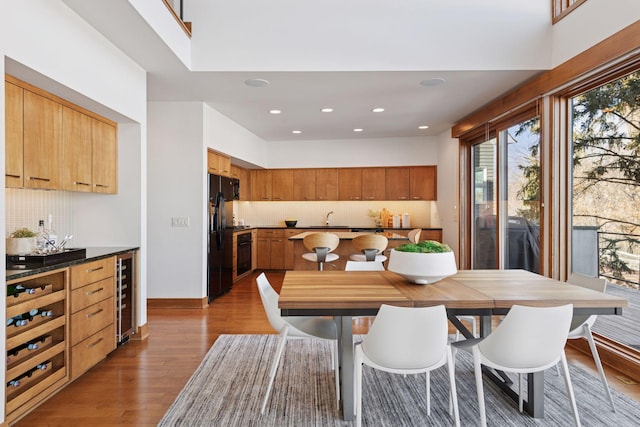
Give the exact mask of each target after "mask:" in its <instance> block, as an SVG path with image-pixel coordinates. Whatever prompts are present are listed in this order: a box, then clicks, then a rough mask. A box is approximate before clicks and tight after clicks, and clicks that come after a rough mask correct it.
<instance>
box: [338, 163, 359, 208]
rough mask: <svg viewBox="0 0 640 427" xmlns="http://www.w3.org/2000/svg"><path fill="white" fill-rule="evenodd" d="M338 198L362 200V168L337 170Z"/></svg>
mask: <svg viewBox="0 0 640 427" xmlns="http://www.w3.org/2000/svg"><path fill="white" fill-rule="evenodd" d="M338 200H351V201H356V200H362V169H360V168H344V169H339V170H338Z"/></svg>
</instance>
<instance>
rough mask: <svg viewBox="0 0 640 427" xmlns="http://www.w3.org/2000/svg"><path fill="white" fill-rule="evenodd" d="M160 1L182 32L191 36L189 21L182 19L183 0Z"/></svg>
mask: <svg viewBox="0 0 640 427" xmlns="http://www.w3.org/2000/svg"><path fill="white" fill-rule="evenodd" d="M162 2H163V3H164V4H165V5H166V6H167V8H168V9H169V11H170V12H171V14H172V15H173V17H174V18H176V21H177V22H178V24H180V26H181V27H182V29H183V30H184V32H185V33H186V34H187V35H188V36H189V37H191V22H185V21H184V9H183V1H182V0H162Z"/></svg>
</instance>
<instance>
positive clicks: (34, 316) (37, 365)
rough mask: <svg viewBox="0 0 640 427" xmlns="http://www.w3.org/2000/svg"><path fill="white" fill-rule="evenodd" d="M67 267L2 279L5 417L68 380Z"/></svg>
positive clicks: (16, 416)
mask: <svg viewBox="0 0 640 427" xmlns="http://www.w3.org/2000/svg"><path fill="white" fill-rule="evenodd" d="M68 273H69V271H68V269H61V270H54V271H50V272H46V273H42V274H38V275H34V276H29V277H28V278H25V279H16V280H10V281H8V282H7V300H6V301H7V311H6V315H7V326H6V328H7V329H6V349H7V358H6V376H5V378H6V390H5V394H6V406H5V418H6V422H7V423H12V422H14V421H15V420H17V419H19V418H20V417H22V416H23V415H24V414H26V413H27V412H29V411H30V410H31V409H32V408H34V407H35V406H37V405H38V404H39V403H40V402H42V401H43V400H45V399H47V398H48V397H49V396H50V395H51V394H52V393H53V392H55V391H56V390H57V389H59V388H61V387H62V386H64V385H65V384H66V383H67V382H68V381H69V340H68V336H67V335H68V324H67V318H68V316H67V314H68V313H67V295H68V293H67V288H68V283H69V274H68Z"/></svg>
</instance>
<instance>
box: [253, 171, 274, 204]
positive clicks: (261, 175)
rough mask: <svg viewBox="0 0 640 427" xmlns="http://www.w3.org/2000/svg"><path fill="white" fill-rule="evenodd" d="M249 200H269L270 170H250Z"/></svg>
mask: <svg viewBox="0 0 640 427" xmlns="http://www.w3.org/2000/svg"><path fill="white" fill-rule="evenodd" d="M251 200H257V201H264V200H271V170H269V169H252V170H251Z"/></svg>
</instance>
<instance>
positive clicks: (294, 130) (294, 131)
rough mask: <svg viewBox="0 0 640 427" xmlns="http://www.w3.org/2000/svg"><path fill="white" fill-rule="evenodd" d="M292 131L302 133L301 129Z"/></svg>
mask: <svg viewBox="0 0 640 427" xmlns="http://www.w3.org/2000/svg"><path fill="white" fill-rule="evenodd" d="M291 133H302V131H301V130H292V131H291Z"/></svg>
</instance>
